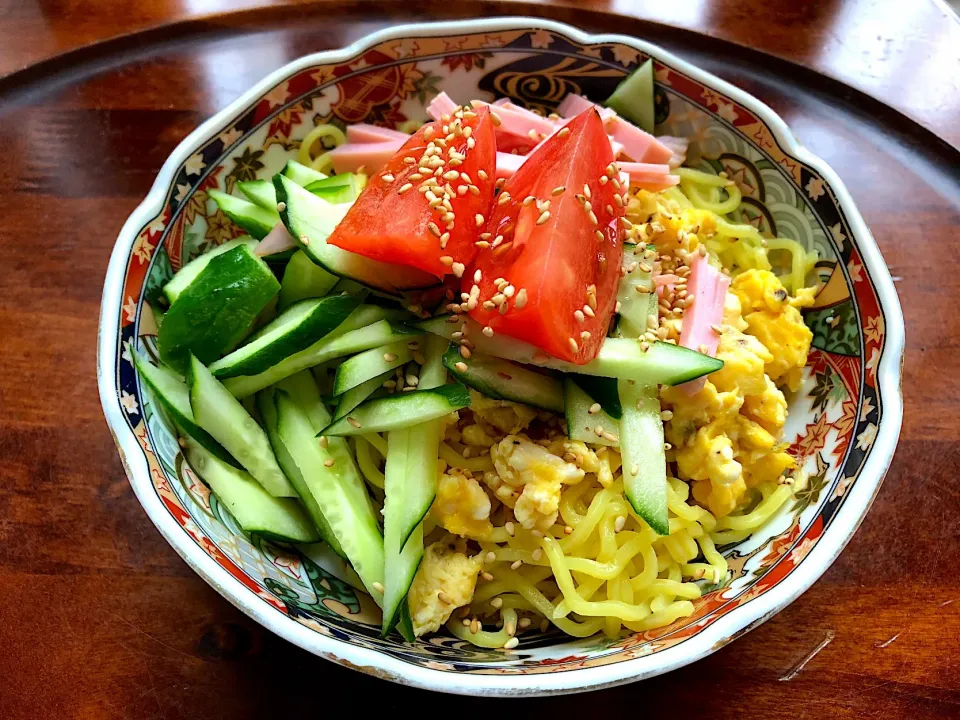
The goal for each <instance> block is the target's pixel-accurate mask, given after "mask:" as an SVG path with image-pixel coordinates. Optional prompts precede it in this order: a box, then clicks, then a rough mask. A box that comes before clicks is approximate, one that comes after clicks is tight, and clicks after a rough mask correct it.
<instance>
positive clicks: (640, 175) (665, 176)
mask: <svg viewBox="0 0 960 720" xmlns="http://www.w3.org/2000/svg"><path fill="white" fill-rule="evenodd" d="M617 164H618V165H619V166H620V171H621V172H625V173H627V174H628V175H629V176H630V183H631V184H632V185H639V186H640V187H642V188H644V189H645V190H652V191H654V192H656V191H659V190H666V189H667V188H668V187H673V186H674V185H677V184H678V183H679V182H680V178H679V177H677V176H676V175H671V174H670V166H669V165H661V164H654V163H634V162H620V163H617Z"/></svg>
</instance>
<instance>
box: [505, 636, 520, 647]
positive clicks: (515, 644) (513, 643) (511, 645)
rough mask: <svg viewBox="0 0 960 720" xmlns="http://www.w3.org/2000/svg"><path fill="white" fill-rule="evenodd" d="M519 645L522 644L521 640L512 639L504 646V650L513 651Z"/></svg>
mask: <svg viewBox="0 0 960 720" xmlns="http://www.w3.org/2000/svg"><path fill="white" fill-rule="evenodd" d="M519 644H520V640H519V638H515V637H512V638H510V639H509V640H507V641H506V642H505V643H504V644H503V649H504V650H513V649H514V648H515V647H516V646H517V645H519Z"/></svg>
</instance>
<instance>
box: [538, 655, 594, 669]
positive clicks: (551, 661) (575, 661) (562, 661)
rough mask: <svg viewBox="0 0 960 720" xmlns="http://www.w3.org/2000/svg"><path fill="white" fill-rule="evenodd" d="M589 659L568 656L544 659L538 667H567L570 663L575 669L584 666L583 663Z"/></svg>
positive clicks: (580, 656)
mask: <svg viewBox="0 0 960 720" xmlns="http://www.w3.org/2000/svg"><path fill="white" fill-rule="evenodd" d="M586 659H587V656H586V655H567V656H566V657H562V658H544V659H543V660H540V661H539V662H537V664H538V665H566V664H568V663H570V664H572V665H573V666H574V667H577V666H578V665H582V664H583V662H584V661H585V660H586Z"/></svg>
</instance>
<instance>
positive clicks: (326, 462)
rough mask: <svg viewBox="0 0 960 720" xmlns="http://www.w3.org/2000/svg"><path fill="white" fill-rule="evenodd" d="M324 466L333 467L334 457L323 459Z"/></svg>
mask: <svg viewBox="0 0 960 720" xmlns="http://www.w3.org/2000/svg"><path fill="white" fill-rule="evenodd" d="M323 465H324V467H333V458H327V459H326V460H324V461H323Z"/></svg>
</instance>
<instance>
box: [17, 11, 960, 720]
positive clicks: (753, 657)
mask: <svg viewBox="0 0 960 720" xmlns="http://www.w3.org/2000/svg"><path fill="white" fill-rule="evenodd" d="M365 7H368V8H369V10H370V11H369V12H366V13H364V14H363V15H362V16H361V15H360V14H349V13H346V14H344V13H339V14H338V13H333V12H332V11H331V10H330V9H329V7H325V6H310V7H308V8H306V9H298V10H296V12H295V13H294V11H291V10H289V9H282V8H280V9H273V10H266V11H257V12H247V13H244V14H239V15H234V16H226V17H218V18H215V19H209V20H203V21H189V22H185V23H179V24H174V25H170V26H165V27H162V28H160V29H157V30H152V31H148V32H144V33H141V34H139V35H137V36H132V37H125V38H121V39H118V40H114V41H109V42H106V43H101V44H100V45H98V46H94V47H93V48H89V49H85V50H78V51H74V52H71V53H68V54H66V55H62V56H58V57H56V58H53V59H51V60H48V61H44V62H42V63H39V64H38V65H35V66H32V67H31V68H29V69H28V70H25V71H21V72H19V73H14V74H13V75H10V76H7V77H6V78H4V79H0V147H2V148H3V149H4V151H5V158H4V159H5V162H3V163H2V165H0V208H2V210H0V268H2V270H3V272H0V363H2V364H0V367H3V369H4V372H3V373H2V377H0V407H2V408H3V411H2V412H0V448H2V451H0V455H2V457H3V459H4V462H3V463H2V466H0V538H2V539H3V540H4V542H3V544H2V545H0V643H3V646H4V647H5V649H6V652H4V653H3V655H2V656H0V697H2V698H3V700H2V707H3V711H4V712H3V716H4V717H5V718H36V717H52V716H54V715H55V714H59V715H65V716H68V717H72V716H81V715H84V713H88V714H90V716H92V717H98V718H112V717H117V718H121V717H122V718H141V717H143V718H145V717H152V716H161V717H167V718H173V717H191V718H197V717H202V718H215V717H225V718H226V717H229V718H242V717H259V716H262V715H264V714H265V713H271V714H272V715H274V716H279V714H281V713H285V712H287V711H291V714H292V711H295V710H300V711H301V712H303V711H304V710H306V711H307V712H322V711H323V710H325V709H326V710H332V709H334V708H337V707H338V706H339V703H340V702H341V701H343V700H346V699H349V700H350V701H351V705H350V707H355V708H357V709H360V708H366V707H371V708H376V710H377V711H379V712H383V711H385V710H387V711H389V710H390V709H394V708H398V707H400V706H401V704H403V705H405V706H406V707H408V708H409V707H412V705H411V703H412V702H416V701H418V700H420V701H425V702H426V703H429V705H428V707H429V709H430V710H431V711H436V710H439V711H441V712H462V711H463V710H464V709H466V708H468V707H469V708H470V709H473V708H479V709H480V710H481V711H489V712H498V711H500V712H502V710H503V705H502V704H501V705H499V706H494V705H493V704H492V703H487V702H482V701H476V700H474V701H472V703H471V705H469V706H468V705H466V702H468V701H466V700H464V699H460V698H451V697H442V696H434V697H427V696H426V695H425V694H424V693H421V692H419V691H414V690H409V689H405V688H401V687H396V686H391V685H387V684H385V683H381V682H378V681H375V680H372V679H370V678H367V677H364V676H362V675H360V674H357V673H352V672H348V671H346V670H343V669H341V668H339V667H336V666H334V665H332V664H330V663H326V662H323V661H321V660H319V659H318V658H314V657H312V656H308V655H307V654H306V653H304V652H302V651H300V650H297V649H295V648H293V647H292V646H290V645H288V644H286V643H285V642H283V641H281V640H279V639H278V638H276V637H274V636H272V635H271V634H269V633H268V632H267V631H265V630H263V629H262V628H260V627H259V626H257V625H255V624H253V623H252V622H250V621H248V620H247V619H246V618H245V617H243V616H242V615H240V614H239V613H238V612H237V611H236V610H234V609H233V608H232V607H230V606H229V605H228V604H227V603H225V602H224V601H223V600H222V599H221V598H220V597H219V596H217V595H216V593H215V592H214V591H213V590H211V589H210V588H208V587H207V586H206V584H205V583H204V582H203V581H202V580H201V579H199V578H198V577H196V576H194V575H193V573H192V571H190V570H189V569H188V568H187V567H186V566H185V565H184V564H183V563H182V562H181V561H180V560H179V558H178V557H177V556H176V554H175V553H174V552H173V551H172V550H171V549H170V548H169V547H168V546H167V545H166V544H165V543H164V541H163V540H162V539H161V538H160V536H159V535H158V534H157V533H156V532H155V531H154V530H153V528H152V527H150V523H149V521H148V520H147V519H146V517H145V516H144V515H143V513H142V511H141V510H140V508H139V507H138V505H137V502H136V500H135V498H134V497H133V495H132V493H131V492H130V488H129V486H128V485H127V481H126V479H125V477H124V473H123V471H122V468H121V466H120V463H119V462H118V460H117V455H116V451H115V448H114V445H113V443H112V441H111V439H110V437H109V434H108V432H107V431H106V428H105V424H104V422H103V418H102V417H101V414H100V408H99V402H98V398H97V391H96V383H95V378H94V354H95V349H94V348H95V346H94V341H95V336H96V328H97V316H98V311H99V299H100V289H101V286H102V281H103V273H104V270H105V268H106V263H107V258H108V256H109V253H110V249H111V247H112V245H113V242H114V238H115V237H116V234H117V231H118V230H119V227H120V225H121V223H122V222H123V220H124V219H125V218H126V217H127V215H128V214H129V213H130V212H131V211H132V210H133V208H134V207H135V206H136V205H137V204H138V203H139V202H140V200H141V199H142V198H143V196H144V195H145V194H146V192H147V190H148V189H149V186H150V184H151V183H152V181H153V178H154V176H155V173H156V172H157V170H158V169H159V167H160V165H161V164H162V162H163V160H164V159H165V158H166V157H167V155H168V153H169V152H170V151H171V150H172V149H173V147H174V146H175V145H176V144H177V143H178V142H179V141H180V140H181V139H182V138H183V137H184V136H185V135H186V134H187V133H188V132H189V131H190V130H191V129H192V128H193V127H195V126H196V125H197V124H198V123H199V122H201V121H202V120H203V119H204V118H205V117H207V116H209V115H210V114H212V113H213V112H214V111H215V110H217V109H218V108H220V107H222V106H223V105H225V104H227V103H228V102H229V101H230V100H232V99H234V98H235V97H236V96H237V95H239V94H240V93H241V92H242V91H243V90H245V89H246V88H247V87H249V86H250V85H251V84H252V83H253V82H254V81H256V80H258V79H259V78H260V77H262V76H263V75H265V74H266V73H267V72H268V71H270V70H272V69H274V68H276V67H279V66H280V65H282V64H284V63H285V62H287V61H288V60H290V59H292V58H294V57H297V56H299V55H301V54H304V53H307V52H313V51H316V50H320V49H324V48H331V47H339V46H341V45H344V44H346V43H348V42H351V41H353V40H355V39H357V38H359V37H362V36H363V35H365V34H367V33H369V32H371V31H373V30H374V29H377V28H379V27H382V26H383V25H385V24H387V23H389V22H392V21H397V20H399V19H401V18H402V19H403V20H404V21H406V20H413V19H420V20H422V19H425V18H423V17H422V16H415V15H410V14H402V13H403V11H402V8H401V7H399V6H395V5H390V6H387V5H379V4H377V5H372V4H371V5H369V6H365ZM481 7H483V8H487V11H486V14H506V13H507V12H511V11H513V12H515V9H514V8H515V6H513V5H510V4H488V5H481V4H479V3H476V2H468V3H466V4H463V5H460V6H457V7H456V8H454V9H455V10H456V11H457V12H459V13H461V14H464V15H471V14H474V15H475V14H478V13H481V12H483V11H482V10H481ZM533 9H534V10H536V9H537V8H533ZM498 10H499V11H502V12H500V13H497V12H496V11H498ZM551 15H552V16H553V17H556V18H557V19H560V20H563V21H566V22H569V23H571V24H574V25H580V26H582V27H584V28H585V29H588V30H594V31H596V30H604V31H615V32H621V33H627V34H634V35H637V36H639V37H644V38H647V39H650V40H653V41H654V42H657V43H660V44H662V45H664V46H666V47H668V48H669V49H671V50H674V51H675V52H677V53H679V54H681V55H683V56H684V57H686V58H688V59H690V60H691V61H693V62H695V63H697V64H699V65H701V66H702V67H704V68H705V69H707V70H710V71H712V72H714V73H716V74H717V75H719V76H721V77H723V78H725V79H727V80H730V81H731V82H733V83H735V84H737V85H740V86H741V87H743V88H745V89H746V90H748V91H749V92H751V93H752V94H754V95H755V96H757V97H759V98H761V99H762V100H764V101H765V102H767V103H768V104H769V105H771V106H772V107H773V108H774V109H775V110H776V111H777V112H779V113H780V114H781V115H782V116H783V117H784V118H785V119H786V120H787V122H788V123H789V124H790V125H791V127H792V128H793V129H794V131H795V132H796V134H797V136H798V137H799V138H800V140H801V141H802V142H803V143H804V144H806V145H807V146H808V147H809V148H810V149H811V150H813V151H814V152H815V153H817V154H819V155H820V156H821V157H823V158H825V159H826V160H827V161H828V162H830V163H831V164H832V165H833V167H834V168H835V169H836V170H837V172H838V173H839V174H840V176H841V177H842V178H843V179H844V181H845V182H846V184H847V186H848V187H849V188H850V190H851V192H852V193H853V195H854V197H855V198H856V200H857V202H858V204H859V206H860V208H861V210H862V211H863V214H864V216H865V218H866V220H867V222H868V224H870V226H871V228H872V230H873V232H874V234H875V235H876V238H877V241H878V243H879V244H880V247H881V250H882V251H883V253H884V256H885V257H886V259H887V261H888V263H889V265H890V268H891V272H892V274H893V275H894V277H895V280H897V283H898V289H899V292H900V297H901V302H902V304H903V310H904V314H905V317H906V322H907V332H908V348H907V353H906V361H905V366H904V393H905V396H906V409H905V417H904V427H903V433H902V436H901V442H900V449H899V450H898V453H897V457H896V459H895V461H894V465H893V468H892V469H891V471H890V474H889V475H888V477H887V480H886V483H885V484H884V486H883V488H882V490H881V492H880V495H879V497H878V499H877V501H876V503H875V505H874V507H873V510H872V511H871V513H870V514H869V515H868V517H867V519H866V521H865V522H864V524H863V527H862V528H861V529H860V531H859V533H858V534H857V535H856V537H855V538H854V540H853V541H852V542H851V543H850V545H849V546H848V548H847V549H846V550H845V551H844V553H843V555H842V556H841V557H840V559H839V560H838V561H837V562H836V563H835V564H834V566H833V567H832V568H831V569H830V571H829V572H828V573H827V574H826V575H825V576H824V578H823V579H821V580H820V581H819V582H818V583H817V584H816V585H815V586H814V587H813V588H812V589H811V590H810V591H808V592H807V593H806V594H805V595H804V596H803V597H802V598H800V599H799V600H798V601H796V602H795V603H794V604H792V605H791V606H790V607H789V608H788V609H787V610H785V611H784V612H782V613H780V614H779V615H778V616H777V617H775V618H774V619H772V620H770V621H768V622H767V623H766V624H764V625H763V626H762V627H761V628H759V629H758V630H756V631H755V632H753V633H751V634H749V635H747V636H746V637H744V638H742V639H741V640H739V641H737V642H736V643H733V644H732V645H730V646H728V647H726V648H725V649H723V650H722V651H720V652H718V653H717V654H715V655H713V656H711V657H710V658H708V659H706V660H704V661H702V662H699V663H696V664H694V665H692V666H690V667H687V668H684V669H682V670H679V671H677V672H674V673H671V674H669V675H666V676H663V677H660V678H656V679H654V680H651V681H648V682H646V683H642V684H639V685H633V686H627V687H623V688H619V689H615V690H610V691H606V692H604V693H601V694H592V695H582V696H576V697H566V698H562V699H555V700H540V701H530V702H529V703H528V705H529V706H530V708H531V709H532V710H534V711H535V712H543V711H549V710H555V711H560V712H563V711H566V712H568V713H569V712H570V711H580V712H584V711H586V712H590V711H594V712H596V710H597V709H599V708H602V711H603V712H606V713H627V712H629V713H644V714H646V713H654V712H659V713H666V712H671V713H672V714H676V713H678V712H679V713H680V714H681V715H688V714H693V713H704V714H706V713H710V715H711V716H712V717H714V718H728V717H729V718H745V717H760V718H781V717H782V718H791V719H792V718H797V717H803V716H805V715H806V714H810V715H811V716H814V715H821V716H824V717H865V716H868V715H869V716H873V715H886V716H888V717H910V718H927V717H930V718H932V717H945V716H947V715H950V714H952V713H953V712H954V711H955V710H956V703H957V702H958V701H960V681H958V679H957V674H956V672H955V670H956V667H955V663H956V658H957V657H960V602H956V603H954V601H955V600H958V599H960V578H958V575H957V574H956V573H955V572H953V570H954V562H953V561H954V560H955V559H956V558H957V557H958V556H960V532H958V530H960V495H958V493H957V491H956V486H955V483H956V480H955V478H956V476H957V470H958V468H960V445H958V441H960V422H958V401H960V380H958V379H957V372H956V371H957V369H958V368H960V363H958V362H957V360H956V352H957V340H958V338H960V321H958V320H957V317H958V314H957V313H956V312H955V310H954V308H955V307H956V304H957V302H958V301H960V280H958V263H957V260H956V252H955V251H953V247H952V242H951V241H952V240H953V238H954V237H956V236H957V229H958V225H960V170H958V168H960V152H958V151H957V150H956V149H955V148H952V147H950V146H949V145H947V144H946V143H943V142H942V141H940V140H938V139H937V138H936V136H935V135H933V134H932V133H930V132H928V131H926V130H924V129H923V128H921V127H920V126H918V125H916V124H915V123H913V122H912V121H910V120H908V119H907V118H905V117H904V116H902V115H900V114H899V113H897V112H895V111H893V110H891V109H889V108H888V107H886V106H884V105H882V104H880V103H879V102H877V101H875V100H872V99H870V98H868V97H867V96H865V95H863V94H862V93H859V92H857V91H853V90H850V89H849V88H847V87H845V86H843V85H841V84H839V83H837V82H836V81H833V80H830V79H828V78H825V77H823V76H821V75H817V74H816V73H813V72H811V71H809V70H805V69H803V68H800V67H799V66H796V65H793V64H791V63H789V62H786V61H783V60H775V59H772V58H770V57H769V56H766V55H763V54H761V53H758V52H755V51H751V50H748V49H744V48H742V47H739V46H736V45H732V44H729V43H725V42H722V41H719V40H715V39H712V38H709V37H705V36H702V35H696V34H693V33H689V32H685V31H682V30H676V29H670V28H665V27H663V26H658V25H654V24H650V23H644V22H641V21H637V20H629V19H621V20H617V21H616V22H613V21H612V20H611V17H610V16H609V15H604V14H600V13H595V12H590V11H586V10H575V9H566V10H563V11H554V12H551ZM757 32H763V28H758V29H757ZM904 92H909V87H908V86H905V87H904ZM368 692H369V693H370V695H369V696H366V695H365V693H368ZM371 702H372V703H373V704H372V705H370V703H371ZM514 708H516V706H514ZM64 710H66V712H65V713H64Z"/></svg>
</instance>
